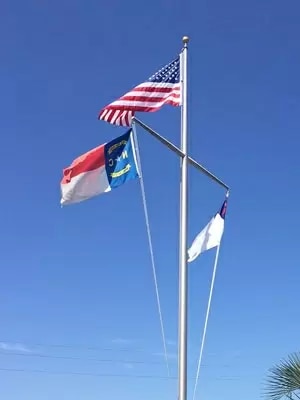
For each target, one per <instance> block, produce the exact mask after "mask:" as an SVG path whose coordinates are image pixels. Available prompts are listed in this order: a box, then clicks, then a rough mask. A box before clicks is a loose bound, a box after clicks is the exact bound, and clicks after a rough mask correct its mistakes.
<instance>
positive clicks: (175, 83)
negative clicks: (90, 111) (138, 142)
mask: <svg viewBox="0 0 300 400" xmlns="http://www.w3.org/2000/svg"><path fill="white" fill-rule="evenodd" d="M180 63H181V55H179V56H178V57H177V58H176V59H175V60H173V61H172V62H170V63H169V64H167V65H166V66H164V67H163V68H162V69H160V70H159V71H157V72H156V73H155V74H153V75H152V76H151V77H150V78H149V79H148V80H147V81H145V82H143V83H141V84H139V85H138V86H136V87H135V88H133V89H132V90H131V91H130V92H128V93H126V94H125V95H124V96H122V97H120V98H119V99H118V100H116V101H114V102H112V103H110V104H109V105H107V106H106V107H104V108H103V109H102V110H101V111H100V112H99V115H98V119H100V120H103V121H106V122H109V123H110V124H113V125H121V126H130V125H131V119H132V117H133V116H134V114H135V112H137V111H142V112H154V111H158V110H159V109H160V108H161V107H162V106H163V105H164V104H170V105H172V106H180V105H181V82H180V73H181V72H180V71H181V66H180Z"/></svg>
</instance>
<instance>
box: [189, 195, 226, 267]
mask: <svg viewBox="0 0 300 400" xmlns="http://www.w3.org/2000/svg"><path fill="white" fill-rule="evenodd" d="M226 211H227V200H225V201H224V203H223V205H222V207H221V209H220V211H219V212H218V213H217V214H216V215H215V216H214V217H213V218H212V219H211V220H210V221H209V223H208V224H207V225H206V227H205V228H203V229H202V231H201V232H200V233H199V234H198V235H197V236H196V238H195V239H194V241H193V243H192V245H191V247H190V248H189V250H188V262H192V261H194V260H195V259H196V258H197V257H198V256H199V254H201V253H203V252H204V251H206V250H209V249H212V248H213V247H216V246H219V244H220V243H221V239H222V236H223V232H224V222H225V215H226Z"/></svg>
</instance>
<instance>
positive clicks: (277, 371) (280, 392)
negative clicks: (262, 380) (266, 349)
mask: <svg viewBox="0 0 300 400" xmlns="http://www.w3.org/2000/svg"><path fill="white" fill-rule="evenodd" d="M266 394H267V397H268V398H269V399H270V400H279V399H281V398H284V397H285V398H287V399H290V400H294V399H299V400H300V353H298V354H297V353H295V354H291V355H290V356H289V357H288V358H287V359H286V360H283V361H281V362H280V363H279V364H278V365H276V366H275V367H274V368H272V369H271V370H270V374H269V377H268V380H267V390H266Z"/></svg>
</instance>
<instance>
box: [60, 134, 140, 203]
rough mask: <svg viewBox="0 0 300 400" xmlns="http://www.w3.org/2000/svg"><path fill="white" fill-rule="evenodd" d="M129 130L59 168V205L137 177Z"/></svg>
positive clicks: (104, 191) (87, 196)
mask: <svg viewBox="0 0 300 400" xmlns="http://www.w3.org/2000/svg"><path fill="white" fill-rule="evenodd" d="M138 177H139V170H138V165H137V160H136V153H135V148H134V141H133V137H132V130H131V129H130V130H129V131H128V132H126V133H125V134H124V135H122V136H120V137H118V138H116V139H114V140H112V141H111V142H108V143H105V144H103V145H101V146H98V147H96V148H94V149H92V150H90V151H88V152H87V153H85V154H83V155H81V156H80V157H78V158H76V159H75V160H74V161H73V162H72V164H71V165H70V167H68V168H65V169H64V170H63V178H62V180H61V184H60V187H61V201H60V203H61V204H62V205H68V204H72V203H79V202H81V201H84V200H87V199H90V198H91V197H94V196H97V195H99V194H102V193H106V192H109V191H111V190H112V189H115V188H117V187H119V186H121V185H123V184H124V183H125V182H127V181H129V180H132V179H135V178H138Z"/></svg>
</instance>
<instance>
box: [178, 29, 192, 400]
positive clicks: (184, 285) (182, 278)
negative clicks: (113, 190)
mask: <svg viewBox="0 0 300 400" xmlns="http://www.w3.org/2000/svg"><path fill="white" fill-rule="evenodd" d="M182 41H183V45H184V47H183V50H182V53H181V65H180V69H181V71H180V72H181V151H182V153H183V156H182V158H181V160H180V163H181V182H180V234H179V318H178V319H179V324H178V342H179V343H178V355H179V357H178V378H179V382H178V399H179V400H186V399H187V299H188V296H187V293H188V271H187V219H188V154H187V152H188V129H187V50H188V42H189V38H188V37H187V36H184V37H183V38H182Z"/></svg>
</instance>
